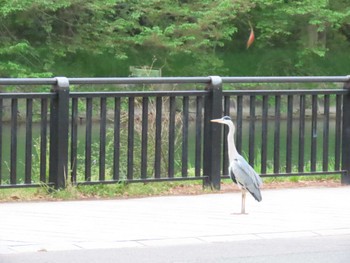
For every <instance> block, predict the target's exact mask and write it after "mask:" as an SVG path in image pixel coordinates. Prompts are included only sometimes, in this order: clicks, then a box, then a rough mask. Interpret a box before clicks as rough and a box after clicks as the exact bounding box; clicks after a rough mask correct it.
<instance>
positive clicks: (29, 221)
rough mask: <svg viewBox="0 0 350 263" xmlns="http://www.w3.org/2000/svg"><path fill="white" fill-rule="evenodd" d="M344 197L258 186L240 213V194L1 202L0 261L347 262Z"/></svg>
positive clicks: (340, 190) (349, 220)
mask: <svg viewBox="0 0 350 263" xmlns="http://www.w3.org/2000/svg"><path fill="white" fill-rule="evenodd" d="M349 200H350V187H337V188H301V189H280V190H265V191H263V201H262V202H261V203H258V202H255V201H254V200H253V198H249V199H248V200H247V211H248V214H247V215H237V214H235V212H239V209H240V195H239V193H232V194H208V195H199V196H171V197H152V198H141V199H128V200H108V201H74V202H37V203H2V204H0V217H1V224H0V262H62V261H64V257H66V256H67V257H69V259H72V260H73V259H74V261H72V260H69V261H67V262H80V261H79V260H78V259H81V258H82V256H83V258H84V260H83V261H82V262H102V261H99V260H100V259H102V257H106V258H105V260H104V262H108V257H109V258H110V260H111V258H112V259H113V258H114V259H115V258H119V259H120V261H119V260H118V262H125V261H128V262H133V261H131V260H132V258H131V257H136V258H139V259H140V261H139V260H137V261H136V262H151V261H147V260H148V259H149V258H151V257H150V256H146V255H154V259H152V262H212V260H213V258H215V260H216V259H217V258H218V256H220V255H222V256H221V257H219V260H220V261H216V262H232V259H237V260H239V259H241V260H242V258H243V259H245V260H247V261H244V262H281V261H273V260H275V259H276V260H277V259H283V260H289V261H284V262H296V261H300V259H301V258H302V257H305V258H307V259H308V262H313V261H312V260H315V262H316V260H318V261H319V260H324V259H335V260H336V261H334V260H333V261H320V262H345V261H344V259H347V261H346V262H350V261H349V260H350V257H349V253H348V251H349V250H350V249H348V248H349V247H350V201H349ZM160 247H161V248H162V249H159V248H160ZM187 247H188V248H187ZM170 252H171V253H170ZM169 255H171V258H170V259H169ZM45 257H48V258H45ZM39 258H42V260H43V261H40V259H39ZM55 258H58V259H61V261H53V260H54V259H55ZM128 258H130V260H128ZM22 259H23V260H25V261H21V260H22ZM134 259H135V258H134ZM157 259H159V260H160V261H155V260H157ZM161 259H163V260H161ZM257 259H258V260H259V261H256V260H257ZM11 260H12V261H11ZM29 260H33V261H29ZM87 260H90V261H87ZM94 260H95V261H94ZM124 260H125V261H124ZM205 260H207V261H205ZM249 260H250V261H249ZM254 260H255V261H254ZM261 260H265V261H261ZM291 260H294V261H291ZM110 262H113V261H110ZM134 262H135V261H134ZM237 262H240V261H237Z"/></svg>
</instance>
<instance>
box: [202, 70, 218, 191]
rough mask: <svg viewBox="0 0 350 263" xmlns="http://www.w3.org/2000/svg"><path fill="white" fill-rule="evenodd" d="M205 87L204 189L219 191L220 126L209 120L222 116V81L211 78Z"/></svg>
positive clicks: (216, 77) (214, 77)
mask: <svg viewBox="0 0 350 263" xmlns="http://www.w3.org/2000/svg"><path fill="white" fill-rule="evenodd" d="M210 78H211V82H210V84H209V85H208V86H207V88H206V89H207V90H208V91H209V95H208V96H206V97H205V102H204V142H203V144H204V146H203V148H204V149H203V151H204V152H203V174H204V176H208V177H207V179H206V180H204V182H203V183H204V187H208V186H209V187H212V188H214V189H217V190H220V181H221V171H220V164H221V128H222V127H221V125H218V124H213V123H211V122H210V120H211V119H217V118H221V117H222V116H221V115H222V79H221V77H219V76H211V77H210Z"/></svg>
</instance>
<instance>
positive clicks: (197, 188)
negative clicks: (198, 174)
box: [168, 180, 341, 195]
mask: <svg viewBox="0 0 350 263" xmlns="http://www.w3.org/2000/svg"><path fill="white" fill-rule="evenodd" d="M340 186H341V184H340V182H339V181H337V180H317V181H299V182H269V183H264V184H263V186H262V188H261V189H262V190H264V189H281V188H299V187H340ZM235 191H237V192H239V191H240V190H239V188H238V187H237V185H235V184H233V183H222V184H221V190H220V191H218V192H220V193H226V192H235ZM168 194H169V195H188V194H190V195H191V194H193V195H194V194H203V189H202V186H201V185H179V186H176V187H174V188H172V189H170V190H169V193H168Z"/></svg>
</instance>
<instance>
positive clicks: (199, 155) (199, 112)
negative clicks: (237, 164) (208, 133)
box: [195, 97, 203, 177]
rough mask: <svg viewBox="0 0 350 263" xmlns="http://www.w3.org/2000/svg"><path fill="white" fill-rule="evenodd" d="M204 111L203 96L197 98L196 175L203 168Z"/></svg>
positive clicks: (197, 175)
mask: <svg viewBox="0 0 350 263" xmlns="http://www.w3.org/2000/svg"><path fill="white" fill-rule="evenodd" d="M202 111H203V97H197V99H196V146H195V147H196V150H195V176H196V177H199V176H201V168H202V117H203V116H202V115H203V114H202Z"/></svg>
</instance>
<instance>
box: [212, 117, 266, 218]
mask: <svg viewBox="0 0 350 263" xmlns="http://www.w3.org/2000/svg"><path fill="white" fill-rule="evenodd" d="M211 121H212V122H216V123H221V124H225V125H227V126H228V127H229V132H228V135H227V144H228V155H229V163H230V166H229V176H230V177H231V179H232V181H233V182H235V183H236V184H237V185H238V186H239V187H240V188H241V189H242V213H244V211H245V209H244V206H245V190H247V191H248V192H249V193H250V194H251V195H252V196H253V197H254V198H255V200H257V201H258V202H260V201H261V200H262V196H261V192H260V187H261V185H262V180H261V178H260V176H259V175H258V174H257V173H256V172H255V171H254V169H253V167H251V166H250V165H249V163H248V162H247V161H246V160H245V159H244V158H243V157H242V155H240V154H239V153H238V152H237V149H236V145H235V141H234V133H235V125H234V124H233V122H232V121H231V118H230V117H228V116H225V117H222V118H221V119H215V120H211Z"/></svg>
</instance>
